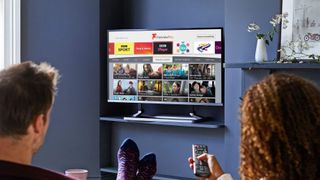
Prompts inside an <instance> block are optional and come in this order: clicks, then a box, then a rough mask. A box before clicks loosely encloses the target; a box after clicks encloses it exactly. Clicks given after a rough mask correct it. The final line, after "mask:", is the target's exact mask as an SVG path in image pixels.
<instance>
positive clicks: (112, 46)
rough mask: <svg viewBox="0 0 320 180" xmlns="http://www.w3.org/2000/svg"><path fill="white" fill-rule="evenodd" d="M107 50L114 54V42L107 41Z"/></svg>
mask: <svg viewBox="0 0 320 180" xmlns="http://www.w3.org/2000/svg"><path fill="white" fill-rule="evenodd" d="M108 52H109V54H114V43H109V45H108Z"/></svg>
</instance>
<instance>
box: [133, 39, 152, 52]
mask: <svg viewBox="0 0 320 180" xmlns="http://www.w3.org/2000/svg"><path fill="white" fill-rule="evenodd" d="M134 54H152V42H137V43H134Z"/></svg>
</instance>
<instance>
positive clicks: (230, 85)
mask: <svg viewBox="0 0 320 180" xmlns="http://www.w3.org/2000/svg"><path fill="white" fill-rule="evenodd" d="M100 2H105V3H106V6H110V5H111V4H113V5H115V6H117V8H115V9H114V8H113V9H114V10H113V11H111V12H112V13H108V12H106V13H105V14H106V15H107V16H108V17H104V18H106V19H107V20H106V22H107V23H111V24H106V25H105V26H104V24H101V26H103V27H101V29H102V30H106V29H108V28H182V27H215V26H220V27H224V28H225V40H226V42H225V55H226V59H225V60H226V62H228V63H230V62H246V61H252V60H253V57H254V51H255V45H256V39H255V37H254V34H251V33H248V32H247V31H246V26H247V24H248V23H250V22H252V21H255V22H256V23H258V24H260V25H261V26H262V29H263V30H267V29H268V28H269V27H270V26H269V24H268V22H269V19H270V18H271V17H272V16H273V15H274V14H276V13H279V12H280V1H278V0H269V1H265V0H256V1H252V0H238V1H234V0H201V1H196V0H162V1H154V0H134V1H133V0H132V1H129V0H122V1H120V0H119V1H116V0H114V1H113V2H114V3H110V2H111V1H107V0H101V1H100ZM116 2H117V3H116ZM118 2H119V3H118ZM108 3H109V4H108ZM109 10H110V9H109ZM118 10H120V11H118ZM100 13H101V12H100ZM100 35H101V37H102V38H101V39H100V40H101V41H103V42H104V41H105V34H103V33H102V34H100ZM277 43H278V42H277V41H276V42H274V43H273V44H272V45H271V46H270V47H268V53H269V57H270V59H272V58H274V57H276V54H275V52H276V47H277ZM22 59H24V60H26V59H31V60H37V61H42V60H47V61H48V62H50V63H52V64H53V65H55V66H56V67H58V68H59V69H60V71H61V73H62V75H63V78H62V81H61V83H60V90H59V94H58V97H57V99H56V104H55V107H54V109H53V113H52V120H51V126H50V129H49V133H48V136H47V141H46V143H45V145H44V147H43V148H42V150H41V151H40V152H39V154H38V155H37V156H36V157H35V159H34V163H35V164H37V165H41V166H45V167H48V168H52V169H56V170H60V171H62V170H64V169H66V168H70V167H81V168H88V169H89V170H90V172H91V175H92V176H95V175H98V174H99V172H98V170H99V156H98V154H99V148H98V146H99V145H98V143H99V142H98V140H99V139H98V137H99V134H98V131H99V123H98V119H99V118H98V116H99V98H100V97H99V77H100V76H99V69H100V67H99V1H98V0H67V1H66V0H55V1H52V0H23V1H22ZM101 59H104V57H103V53H102V58H101ZM225 78H226V80H225V82H226V83H225V91H226V93H225V108H224V114H225V115H224V116H225V122H226V125H227V127H226V129H225V130H212V131H210V132H208V131H207V130H205V131H204V132H202V135H207V134H208V135H212V136H213V137H210V138H209V137H208V139H205V140H204V141H205V142H209V141H212V148H210V151H211V152H215V153H216V154H217V155H218V156H220V157H218V158H219V159H220V160H221V161H222V165H223V167H224V170H225V171H226V172H230V173H231V174H232V175H233V176H234V177H235V179H238V175H237V172H238V164H239V121H238V106H239V100H238V97H239V96H241V93H242V92H241V90H242V84H241V82H240V80H241V73H240V70H233V69H228V70H226V74H225ZM126 126H127V125H117V126H114V127H117V130H115V131H114V132H112V133H113V134H114V136H115V138H116V139H117V138H119V140H118V141H117V142H119V141H120V139H122V138H124V137H122V135H123V134H121V132H123V131H125V130H124V129H125V128H127V130H128V129H129V130H130V131H129V132H134V131H136V129H135V128H138V129H139V128H141V127H136V126H130V127H126ZM151 129H155V132H156V133H155V134H154V135H156V137H155V139H156V140H157V141H163V140H165V139H164V138H166V136H165V137H164V138H160V134H161V132H162V130H163V129H164V128H163V127H161V128H157V127H151ZM168 130H169V132H170V133H172V131H175V130H174V129H173V130H172V128H169V129H168ZM196 131H201V129H198V130H196ZM187 132H188V133H189V132H190V133H192V132H194V130H191V129H186V130H183V129H178V130H177V133H182V134H183V133H187ZM124 133H126V132H124ZM194 133H197V132H194ZM190 136H192V135H190ZM136 137H137V138H138V139H139V137H140V136H139V134H136ZM170 137H171V138H172V139H171V140H170V143H169V144H171V143H173V142H174V138H175V135H174V134H171V136H170ZM196 137H199V138H200V136H198V135H197V136H196ZM177 138H180V139H179V140H181V139H183V138H182V137H180V134H179V135H177ZM216 138H217V139H216ZM146 142H148V143H146V144H144V143H145V141H140V140H138V143H139V144H142V145H141V146H142V148H144V149H143V151H147V150H149V149H148V148H149V146H151V145H152V144H151V141H150V140H148V141H146ZM149 142H150V143H149ZM179 142H180V141H179ZM194 142H196V139H193V141H192V142H191V141H188V139H185V140H183V141H182V142H180V144H183V146H182V147H180V148H179V150H180V151H181V150H182V149H184V148H183V147H185V149H187V148H189V147H187V146H186V144H191V143H194ZM116 145H117V144H115V147H116ZM214 145H217V146H214ZM115 147H114V148H115ZM162 149H163V150H166V147H165V146H164V147H162ZM113 151H115V149H114V150H113ZM166 151H168V152H165V153H168V154H169V153H170V151H171V149H167V150H166ZM172 151H174V153H177V151H175V150H172ZM187 151H188V152H189V150H185V152H183V154H184V155H187ZM165 153H160V155H161V156H160V157H161V159H162V161H161V162H160V163H163V162H166V161H169V162H170V159H169V158H168V159H165V158H166V156H164V154H165ZM162 155H163V156H162ZM181 157H182V156H179V161H181V164H182V166H183V167H179V168H177V169H178V170H181V171H180V172H174V171H175V170H177V169H171V170H170V168H168V169H162V170H163V171H164V172H171V173H172V174H177V175H179V173H181V174H180V175H182V176H183V175H184V174H187V175H188V176H191V172H190V171H188V167H186V166H185V165H186V164H184V163H186V161H183V159H182V158H181ZM182 161H183V162H182ZM174 165H175V166H177V164H174ZM187 171H188V172H187Z"/></svg>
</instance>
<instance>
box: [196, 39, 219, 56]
mask: <svg viewBox="0 0 320 180" xmlns="http://www.w3.org/2000/svg"><path fill="white" fill-rule="evenodd" d="M194 53H195V54H214V53H215V47H214V42H211V41H209V42H195V43H194Z"/></svg>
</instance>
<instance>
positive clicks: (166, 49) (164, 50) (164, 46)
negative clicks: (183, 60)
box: [153, 42, 173, 54]
mask: <svg viewBox="0 0 320 180" xmlns="http://www.w3.org/2000/svg"><path fill="white" fill-rule="evenodd" d="M172 44H173V43H172V42H154V43H153V54H172Z"/></svg>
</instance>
